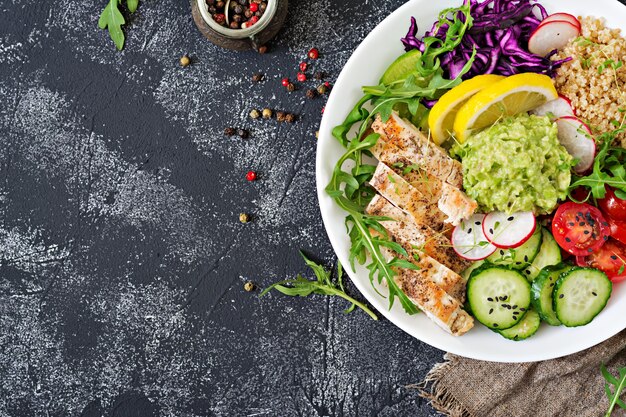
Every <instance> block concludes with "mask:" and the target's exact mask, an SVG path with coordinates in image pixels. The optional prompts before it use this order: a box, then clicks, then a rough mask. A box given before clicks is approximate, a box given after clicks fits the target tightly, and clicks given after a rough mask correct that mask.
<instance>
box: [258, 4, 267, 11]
mask: <svg viewBox="0 0 626 417" xmlns="http://www.w3.org/2000/svg"><path fill="white" fill-rule="evenodd" d="M265 9H267V3H261V4H260V5H259V10H260V11H261V12H265Z"/></svg>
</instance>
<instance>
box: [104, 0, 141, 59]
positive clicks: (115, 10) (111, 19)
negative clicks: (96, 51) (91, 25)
mask: <svg viewBox="0 0 626 417" xmlns="http://www.w3.org/2000/svg"><path fill="white" fill-rule="evenodd" d="M122 1H123V0H109V3H108V4H107V5H106V7H105V8H104V10H103V11H102V14H101V15H100V19H99V20H98V27H99V28H100V29H108V30H109V36H110V37H111V39H112V40H113V42H114V43H115V46H116V47H117V49H118V50H120V51H121V50H122V49H123V48H124V41H125V39H126V38H125V36H124V31H123V30H122V25H125V24H126V20H125V19H124V16H123V15H122V12H120V9H119V5H120V4H122ZM138 6H139V0H126V7H127V8H128V11H129V12H131V13H135V11H136V10H137V7H138Z"/></svg>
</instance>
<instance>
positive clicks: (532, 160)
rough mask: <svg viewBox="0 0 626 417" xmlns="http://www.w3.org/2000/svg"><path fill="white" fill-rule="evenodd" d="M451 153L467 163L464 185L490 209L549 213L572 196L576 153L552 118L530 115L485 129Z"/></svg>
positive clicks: (481, 206) (480, 202) (466, 190)
mask: <svg viewBox="0 0 626 417" xmlns="http://www.w3.org/2000/svg"><path fill="white" fill-rule="evenodd" d="M451 154H452V155H456V156H458V157H460V158H461V161H462V163H463V186H464V188H465V192H466V193H467V194H468V195H469V196H470V197H472V198H474V199H475V200H476V201H477V202H478V204H479V206H480V208H481V209H482V210H484V211H485V212H490V211H494V210H500V211H506V212H509V213H510V212H514V211H530V210H532V211H534V212H535V213H536V214H542V213H549V212H551V211H552V210H553V209H554V208H555V207H556V204H557V201H558V200H559V199H564V198H565V197H566V195H567V187H568V186H569V184H570V168H571V166H572V157H571V156H570V155H569V154H568V153H567V151H566V150H565V148H564V147H563V146H561V145H560V144H559V141H558V139H557V127H556V124H554V123H552V122H550V120H549V119H548V117H545V116H544V117H538V116H529V115H527V114H522V115H518V116H515V117H511V118H507V119H504V120H502V121H501V122H499V123H496V124H494V125H493V126H491V127H490V128H487V129H485V130H482V131H480V132H478V133H476V134H474V135H472V136H470V137H469V138H468V139H467V141H466V142H465V143H463V144H457V145H455V146H454V147H453V148H452V150H451Z"/></svg>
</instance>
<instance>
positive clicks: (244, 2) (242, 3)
mask: <svg viewBox="0 0 626 417" xmlns="http://www.w3.org/2000/svg"><path fill="white" fill-rule="evenodd" d="M239 4H241V5H242V6H247V5H248V0H239Z"/></svg>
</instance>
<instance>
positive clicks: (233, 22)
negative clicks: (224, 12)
mask: <svg viewBox="0 0 626 417" xmlns="http://www.w3.org/2000/svg"><path fill="white" fill-rule="evenodd" d="M228 26H229V27H230V28H231V29H239V23H237V22H235V21H234V20H233V21H232V22H230V25H228Z"/></svg>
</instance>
